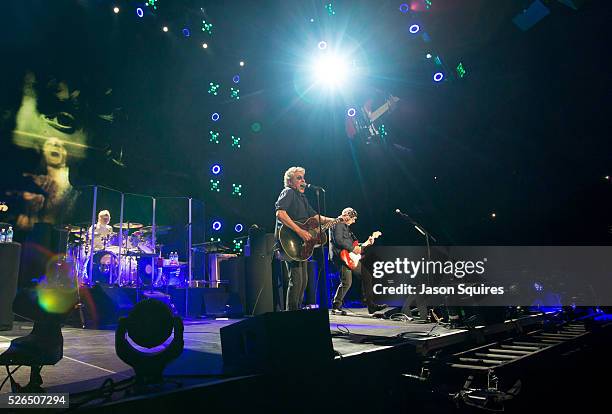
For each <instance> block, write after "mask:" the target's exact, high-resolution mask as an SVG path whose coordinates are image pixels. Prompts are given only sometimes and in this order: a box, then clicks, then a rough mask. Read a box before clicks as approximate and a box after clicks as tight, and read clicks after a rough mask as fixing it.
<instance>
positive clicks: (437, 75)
mask: <svg viewBox="0 0 612 414" xmlns="http://www.w3.org/2000/svg"><path fill="white" fill-rule="evenodd" d="M442 79H444V74H443V73H442V72H436V73H434V75H433V80H434V82H440V81H441V80H442Z"/></svg>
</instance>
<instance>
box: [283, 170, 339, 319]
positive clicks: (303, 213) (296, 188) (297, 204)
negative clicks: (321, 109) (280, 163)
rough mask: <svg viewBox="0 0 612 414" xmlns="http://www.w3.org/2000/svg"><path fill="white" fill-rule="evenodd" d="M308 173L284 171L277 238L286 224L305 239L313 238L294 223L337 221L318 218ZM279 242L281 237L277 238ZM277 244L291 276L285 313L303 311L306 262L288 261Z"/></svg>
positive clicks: (323, 217) (306, 276)
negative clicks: (310, 197) (308, 188)
mask: <svg viewBox="0 0 612 414" xmlns="http://www.w3.org/2000/svg"><path fill="white" fill-rule="evenodd" d="M305 174H306V170H305V169H304V168H302V167H291V168H289V169H288V170H287V171H285V175H284V177H283V185H284V186H285V188H284V189H283V191H281V193H280V195H279V196H278V200H276V204H275V207H276V232H275V234H276V236H277V237H278V230H279V227H280V225H281V224H282V225H285V226H287V227H289V228H290V229H291V230H293V231H295V232H296V233H297V234H298V235H299V236H300V237H301V238H302V239H303V240H305V241H308V240H310V239H312V236H311V235H310V233H308V232H307V231H306V230H302V229H301V228H300V227H299V226H298V225H297V224H296V223H295V221H302V220H304V219H308V218H310V217H315V218H317V219H318V220H320V221H321V223H326V222H328V221H333V220H334V219H332V218H330V217H325V216H319V215H318V214H317V212H316V211H315V210H314V209H313V208H312V207H311V206H310V203H309V202H308V199H307V198H306V196H305V195H304V190H305V189H306V179H305V177H304V176H305ZM277 240H278V238H277ZM279 245H280V243H277V248H276V250H277V252H278V255H277V257H278V258H279V259H280V260H282V261H283V262H284V264H285V267H286V270H287V273H288V277H289V287H288V288H287V300H286V302H285V303H286V304H287V305H286V310H298V309H301V308H302V301H303V300H304V292H305V291H306V285H307V284H308V270H307V267H306V266H307V262H306V261H292V260H291V259H289V258H288V257H287V256H286V255H285V254H284V253H283V251H282V249H281V248H280V247H279Z"/></svg>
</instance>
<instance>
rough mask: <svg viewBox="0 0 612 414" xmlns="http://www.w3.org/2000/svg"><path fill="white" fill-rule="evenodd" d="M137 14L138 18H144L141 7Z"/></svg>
mask: <svg viewBox="0 0 612 414" xmlns="http://www.w3.org/2000/svg"><path fill="white" fill-rule="evenodd" d="M136 14H137V15H138V17H142V16H144V11H142V9H141V8H140V7H139V8H137V9H136Z"/></svg>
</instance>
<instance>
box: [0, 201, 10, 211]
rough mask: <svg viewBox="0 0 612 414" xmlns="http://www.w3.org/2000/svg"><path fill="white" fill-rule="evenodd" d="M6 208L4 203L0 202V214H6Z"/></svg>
mask: <svg viewBox="0 0 612 414" xmlns="http://www.w3.org/2000/svg"><path fill="white" fill-rule="evenodd" d="M8 209H9V208H8V206H7V205H6V203H5V202H4V201H0V213H6V212H7V211H8Z"/></svg>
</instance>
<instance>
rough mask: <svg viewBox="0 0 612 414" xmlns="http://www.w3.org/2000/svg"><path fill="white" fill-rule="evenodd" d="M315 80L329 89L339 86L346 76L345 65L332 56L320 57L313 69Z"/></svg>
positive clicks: (346, 66)
mask: <svg viewBox="0 0 612 414" xmlns="http://www.w3.org/2000/svg"><path fill="white" fill-rule="evenodd" d="M313 71H314V76H315V80H316V81H317V82H318V83H321V84H324V85H327V86H329V87H334V86H340V85H341V84H342V83H343V82H344V81H345V78H346V77H347V76H348V72H349V70H348V65H347V63H346V62H345V61H344V60H343V59H341V58H339V57H338V56H334V55H324V56H322V57H320V58H319V59H318V60H317V61H316V62H315V64H314V67H313Z"/></svg>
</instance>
